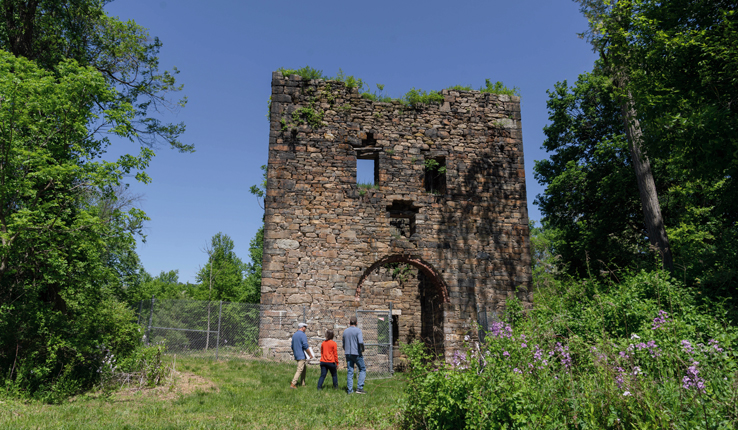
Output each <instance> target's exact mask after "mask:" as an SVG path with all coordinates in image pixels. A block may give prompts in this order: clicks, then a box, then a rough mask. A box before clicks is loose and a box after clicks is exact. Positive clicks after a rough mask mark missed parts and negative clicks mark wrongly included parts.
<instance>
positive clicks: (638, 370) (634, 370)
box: [633, 366, 643, 375]
mask: <svg viewBox="0 0 738 430" xmlns="http://www.w3.org/2000/svg"><path fill="white" fill-rule="evenodd" d="M639 373H643V371H641V368H640V367H638V366H636V367H634V368H633V375H638V374H639Z"/></svg>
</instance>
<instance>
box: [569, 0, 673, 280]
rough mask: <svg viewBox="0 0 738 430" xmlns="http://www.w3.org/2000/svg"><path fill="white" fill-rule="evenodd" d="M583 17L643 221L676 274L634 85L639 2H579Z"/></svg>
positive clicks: (665, 264) (619, 0)
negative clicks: (608, 89)
mask: <svg viewBox="0 0 738 430" xmlns="http://www.w3.org/2000/svg"><path fill="white" fill-rule="evenodd" d="M578 2H579V3H580V4H581V5H582V7H581V11H582V13H583V14H584V15H585V16H586V17H587V18H588V19H589V24H590V30H589V31H588V32H586V33H584V35H585V36H586V37H587V38H588V40H589V41H590V42H591V43H592V47H593V49H594V50H595V52H598V53H599V54H600V58H601V60H602V62H601V63H600V65H601V69H602V71H603V73H604V74H605V75H606V76H608V77H609V78H610V81H611V83H612V85H613V89H614V92H613V94H614V95H615V98H616V101H617V104H618V106H619V108H620V117H621V119H622V122H623V128H624V131H625V136H626V137H627V141H628V149H629V152H630V159H631V165H632V166H633V170H634V171H635V176H636V182H637V184H638V191H639V195H640V200H641V208H642V210H643V220H644V222H645V225H646V230H647V232H648V239H649V241H650V242H651V244H652V245H653V246H654V247H655V248H657V249H658V250H659V253H660V254H661V259H662V261H663V266H664V268H665V269H667V270H670V271H673V270H674V267H673V258H672V250H671V247H670V246H669V238H668V236H667V233H666V226H665V224H664V218H663V215H662V213H661V206H660V203H659V196H658V192H657V189H656V183H655V181H654V178H653V172H652V169H651V161H650V159H649V157H648V155H647V154H646V153H645V152H644V136H643V134H644V133H643V127H642V126H641V119H642V118H641V117H640V116H639V106H638V105H637V103H636V100H635V98H636V97H635V96H634V95H633V94H634V92H636V91H637V89H638V88H637V86H634V85H632V76H633V75H634V74H638V73H639V68H638V65H637V64H636V63H634V62H632V61H631V59H632V57H633V52H632V47H631V45H630V43H629V38H630V35H631V32H630V31H631V27H632V25H633V22H634V21H635V19H634V18H635V16H636V15H635V14H634V4H638V3H640V1H639V0H635V1H631V0H615V1H612V0H578Z"/></svg>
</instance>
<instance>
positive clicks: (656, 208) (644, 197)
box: [617, 78, 674, 273]
mask: <svg viewBox="0 0 738 430" xmlns="http://www.w3.org/2000/svg"><path fill="white" fill-rule="evenodd" d="M624 83H625V79H624V78H620V79H618V80H617V84H618V86H619V87H620V90H621V91H622V95H621V97H620V111H621V114H622V116H623V122H624V123H625V134H626V136H627V137H628V145H629V147H630V157H631V161H632V163H633V169H634V170H635V174H636V180H637V182H638V192H639V193H640V195H641V207H642V208H643V221H644V222H645V223H646V232H647V233H648V240H649V241H650V242H651V244H652V245H653V246H655V247H656V248H658V250H659V253H660V254H661V259H662V261H663V266H664V269H666V270H668V271H669V272H672V273H673V272H674V262H673V259H672V256H671V248H670V247H669V238H668V236H667V235H666V227H664V218H663V217H662V216H661V206H660V205H659V196H658V194H657V193H656V184H655V183H654V180H653V173H652V172H651V163H650V162H649V161H648V157H647V156H646V155H645V154H643V152H642V151H641V144H642V142H643V131H642V130H641V124H640V122H639V121H638V118H637V116H636V109H635V104H634V102H633V95H632V94H631V92H630V90H629V89H628V88H626V86H625V85H624Z"/></svg>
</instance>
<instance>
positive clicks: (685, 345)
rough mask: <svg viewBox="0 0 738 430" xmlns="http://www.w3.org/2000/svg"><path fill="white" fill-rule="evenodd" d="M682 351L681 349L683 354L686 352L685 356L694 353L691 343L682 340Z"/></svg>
mask: <svg viewBox="0 0 738 430" xmlns="http://www.w3.org/2000/svg"><path fill="white" fill-rule="evenodd" d="M682 349H683V350H684V352H686V353H687V354H691V353H692V352H694V348H693V347H692V343H691V342H689V341H688V340H686V339H684V340H682Z"/></svg>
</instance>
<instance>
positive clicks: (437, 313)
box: [355, 254, 448, 356]
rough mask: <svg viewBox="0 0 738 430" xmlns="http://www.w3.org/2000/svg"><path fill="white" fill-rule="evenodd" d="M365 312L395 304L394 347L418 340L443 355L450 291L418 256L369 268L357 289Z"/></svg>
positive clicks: (382, 261)
mask: <svg viewBox="0 0 738 430" xmlns="http://www.w3.org/2000/svg"><path fill="white" fill-rule="evenodd" d="M355 300H356V301H358V302H361V306H362V307H363V308H371V307H383V306H386V304H387V302H392V303H393V316H392V322H393V324H392V325H393V336H392V337H393V343H394V344H395V345H396V346H399V344H401V343H410V342H412V341H413V340H416V339H419V340H422V341H423V342H425V344H426V345H427V346H428V347H429V349H430V350H431V351H434V352H435V353H436V354H439V355H441V356H442V355H443V353H444V342H443V340H444V332H443V326H444V314H443V309H444V306H443V305H444V303H448V288H447V287H446V283H445V282H444V281H443V278H442V277H441V275H440V274H439V273H438V271H437V270H436V269H435V268H434V267H433V266H432V265H431V264H429V263H428V262H426V261H424V260H423V259H421V258H419V257H415V256H408V255H399V254H396V255H390V256H386V257H384V258H381V259H379V260H377V261H376V262H375V263H374V264H372V265H371V266H369V267H368V268H366V269H365V270H364V272H363V274H362V275H361V278H360V279H359V282H358V284H357V286H356V296H355Z"/></svg>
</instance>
